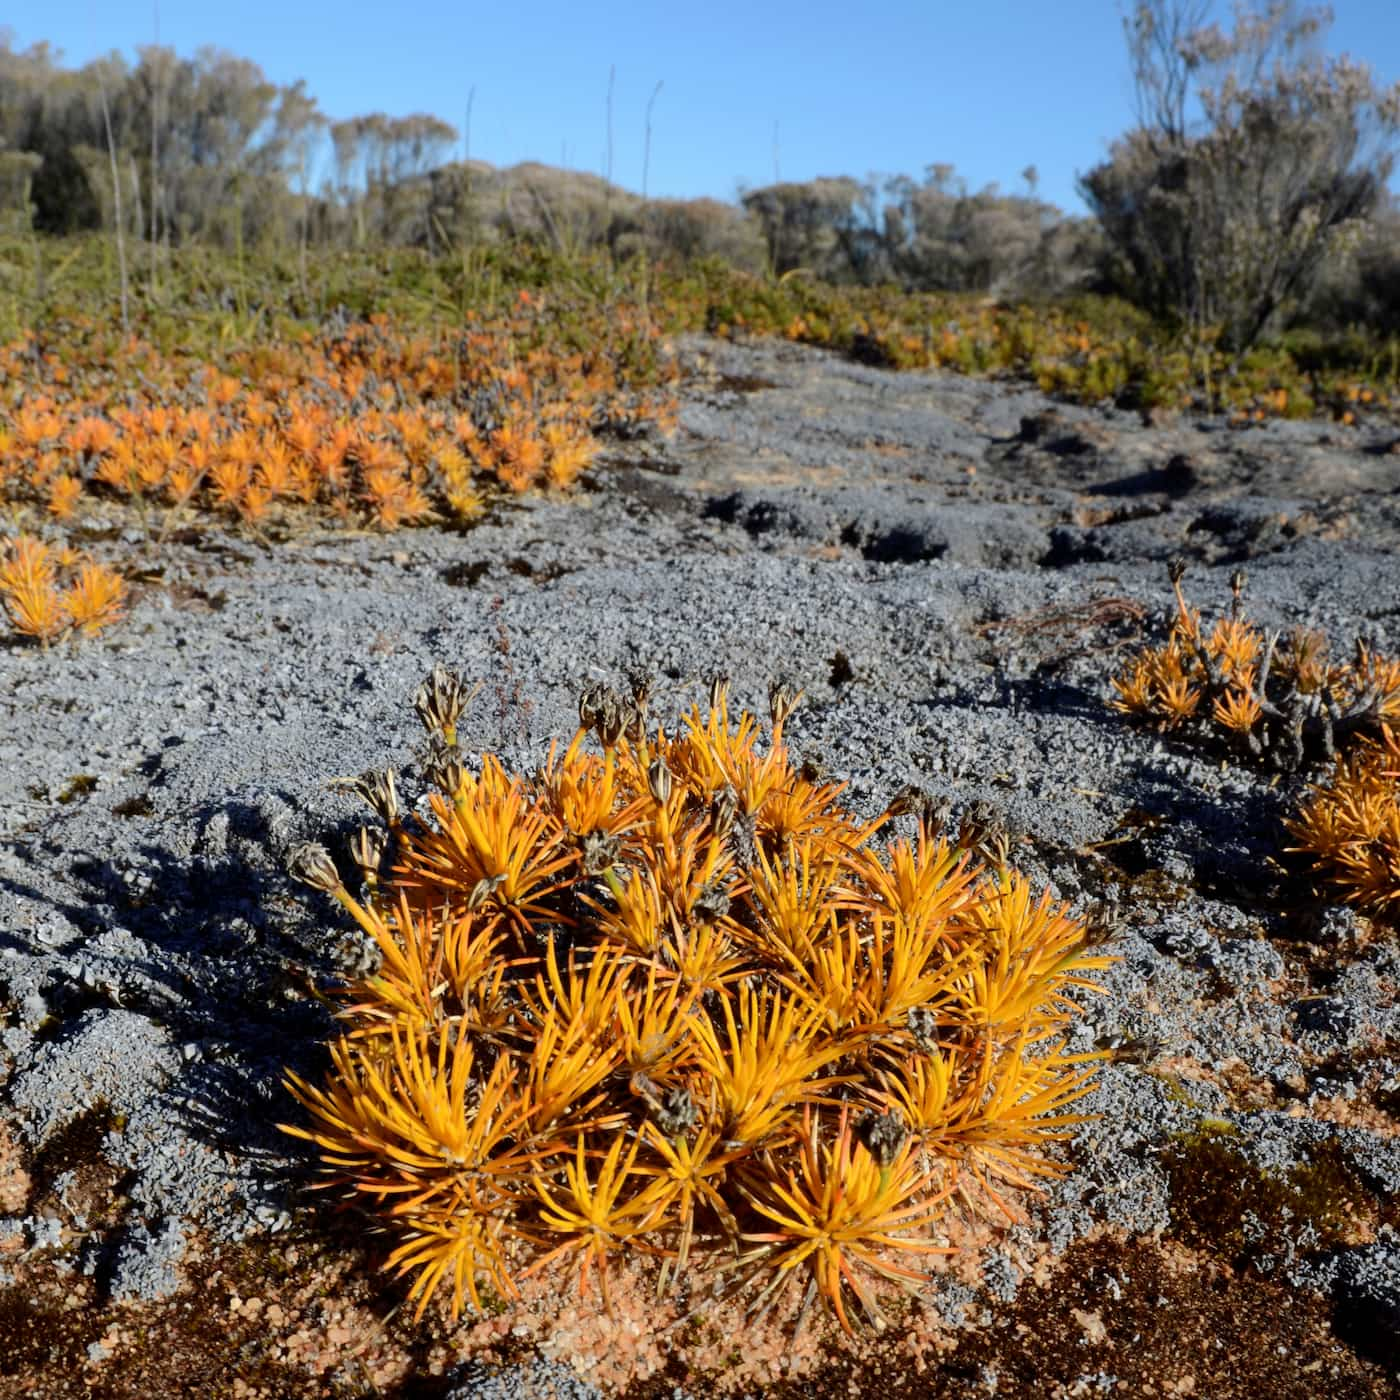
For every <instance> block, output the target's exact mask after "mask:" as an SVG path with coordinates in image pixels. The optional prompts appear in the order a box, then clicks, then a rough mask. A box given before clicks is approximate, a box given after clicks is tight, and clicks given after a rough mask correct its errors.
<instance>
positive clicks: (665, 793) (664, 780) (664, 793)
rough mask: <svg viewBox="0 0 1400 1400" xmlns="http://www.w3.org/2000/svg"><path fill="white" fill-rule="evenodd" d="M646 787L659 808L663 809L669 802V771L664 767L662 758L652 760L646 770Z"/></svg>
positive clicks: (670, 780) (670, 789) (671, 784)
mask: <svg viewBox="0 0 1400 1400" xmlns="http://www.w3.org/2000/svg"><path fill="white" fill-rule="evenodd" d="M647 787H648V788H650V789H651V795H652V796H653V797H654V798H655V799H656V801H657V802H658V803H659V804H660V805H661V806H663V807H664V806H665V805H666V804H667V803H668V802H669V801H670V800H671V791H672V787H673V783H672V779H671V770H670V769H669V768H668V767H667V766H666V760H665V759H664V758H656V759H653V760H652V763H651V767H649V768H648V769H647Z"/></svg>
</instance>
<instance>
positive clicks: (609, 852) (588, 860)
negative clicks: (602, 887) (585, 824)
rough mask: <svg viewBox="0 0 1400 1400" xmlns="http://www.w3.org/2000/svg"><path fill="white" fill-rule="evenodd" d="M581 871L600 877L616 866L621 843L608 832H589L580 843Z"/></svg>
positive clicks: (620, 852)
mask: <svg viewBox="0 0 1400 1400" xmlns="http://www.w3.org/2000/svg"><path fill="white" fill-rule="evenodd" d="M579 850H580V852H581V853H582V857H583V869H584V873H585V874H586V875H601V874H602V873H603V871H605V870H611V869H612V867H613V866H614V865H616V864H617V860H618V857H619V856H620V855H621V854H622V842H621V841H620V840H618V838H617V837H616V836H614V835H613V834H612V832H610V831H590V832H589V833H588V835H587V836H585V837H584V838H583V841H582V842H581V843H580V846H579Z"/></svg>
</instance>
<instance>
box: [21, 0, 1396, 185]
mask: <svg viewBox="0 0 1400 1400" xmlns="http://www.w3.org/2000/svg"><path fill="white" fill-rule="evenodd" d="M155 8H156V7H155V5H153V4H152V0H44V3H42V4H39V3H34V0H10V3H9V4H8V5H7V6H6V7H5V13H4V15H3V18H0V24H3V25H5V26H7V27H8V28H9V29H10V30H11V31H12V42H13V44H14V46H15V47H17V48H27V47H28V46H29V45H30V44H32V43H34V42H36V41H39V40H48V41H49V42H50V43H51V44H52V45H54V46H55V47H56V48H58V49H61V50H62V51H63V54H64V57H65V60H66V62H68V63H69V64H72V65H79V64H82V63H84V62H86V61H87V60H89V59H90V58H92V57H94V56H96V55H97V54H100V53H105V52H108V51H110V50H112V49H119V50H121V51H122V52H123V53H125V54H126V55H127V56H128V57H129V58H134V53H135V49H136V47H137V46H138V45H141V44H146V43H150V42H151V41H152V39H153V37H154V34H155ZM1333 8H1334V10H1335V12H1336V22H1335V23H1334V25H1333V26H1332V28H1331V30H1330V31H1329V34H1328V37H1327V40H1326V48H1327V50H1328V51H1329V52H1332V53H1344V52H1345V53H1349V54H1350V55H1351V56H1352V57H1353V58H1356V59H1359V60H1362V61H1365V62H1369V63H1370V64H1371V65H1372V67H1373V69H1374V71H1375V74H1376V77H1377V78H1378V79H1379V80H1382V81H1384V82H1387V83H1390V82H1394V81H1396V80H1397V79H1400V0H1335V3H1334V6H1333ZM1220 10H1221V14H1222V17H1224V16H1225V15H1226V14H1227V13H1228V7H1227V6H1224V5H1222V6H1221V7H1220ZM1121 13H1122V8H1121V5H1120V4H1119V3H1118V0H976V3H974V4H972V5H968V4H967V3H966V0H925V3H922V4H914V3H879V0H872V3H868V4H867V5H865V6H864V7H862V8H860V9H856V7H854V6H852V5H851V4H850V3H849V2H848V3H844V4H835V3H830V2H829V0H806V3H801V4H797V3H788V0H780V2H778V3H775V2H774V0H749V3H746V4H736V3H733V0H706V3H696V4H690V5H684V6H681V7H672V6H669V5H665V4H662V3H659V0H649V3H647V4H633V3H628V4H614V5H610V6H591V5H583V4H579V3H578V0H566V2H565V3H560V0H531V3H529V4H523V3H518V0H517V3H514V4H511V3H505V4H502V3H501V0H495V2H494V3H492V4H489V5H480V4H470V3H463V0H455V2H454V0H411V3H404V4H399V5H393V6H386V5H385V4H383V3H382V0H378V2H377V3H369V0H280V2H278V0H233V3H229V4H225V5H222V6H211V5H209V4H208V3H207V0H160V3H159V24H160V40H161V42H162V43H163V44H166V45H170V46H172V47H174V48H175V49H176V50H177V51H178V52H180V53H181V54H190V53H192V52H193V51H194V50H195V49H196V48H197V47H198V46H199V45H201V44H213V45H216V46H218V47H221V48H225V49H228V50H230V51H231V52H233V53H236V54H239V55H240V56H243V57H247V58H251V59H253V60H254V61H256V62H257V63H258V64H260V65H261V67H262V68H263V70H264V71H265V72H266V73H267V75H268V76H269V77H270V78H272V79H273V80H274V81H276V82H278V83H289V82H292V81H294V80H295V79H297V78H305V79H306V80H307V85H308V88H309V89H310V91H311V92H312V93H314V94H315V95H316V96H317V97H318V98H319V100H320V103H321V107H322V110H324V111H325V112H326V113H327V114H329V115H330V116H331V117H332V118H342V117H348V116H354V115H356V114H358V113H363V112H369V111H376V110H379V111H386V112H389V113H391V114H394V115H405V114H407V113H410V112H420V111H427V112H432V113H434V114H436V115H438V116H440V117H443V118H444V119H445V120H447V121H449V122H451V123H452V124H453V125H454V126H456V127H458V129H459V130H460V129H461V128H462V127H463V125H464V116H465V109H466V104H467V96H468V93H469V91H470V90H471V89H472V88H473V87H475V90H476V96H475V101H474V104H473V112H472V128H471V146H472V155H473V156H478V157H481V158H482V159H485V160H489V161H491V162H492V163H493V164H495V165H510V164H514V163H515V162H516V161H520V160H531V159H533V160H540V161H544V162H547V163H549V164H552V165H567V166H570V167H572V168H575V169H583V170H590V171H594V172H597V173H600V174H601V173H602V172H603V170H604V166H605V160H606V147H607V122H606V97H607V88H608V71H609V67H610V66H615V68H616V80H615V87H614V94H613V166H612V169H613V177H614V179H615V180H616V181H617V182H618V183H619V184H622V185H624V186H627V187H628V188H631V189H636V190H640V188H641V185H642V164H643V142H644V132H645V109H646V104H647V99H648V97H649V96H650V95H651V92H652V89H653V88H654V87H655V85H656V83H657V82H658V81H661V82H663V83H664V86H663V88H662V90H661V93H660V96H659V97H658V98H657V100H656V104H655V109H654V115H653V122H652V142H651V162H650V169H649V188H650V192H651V193H652V194H653V195H658V194H659V195H673V196H696V195H712V196H715V197H718V198H721V199H733V198H734V197H735V195H736V192H737V190H738V188H739V187H740V185H747V186H756V185H763V184H768V183H770V182H771V181H772V180H773V179H774V176H775V173H776V174H777V175H778V176H780V177H781V178H782V179H784V180H803V179H808V178H811V177H813V176H816V175H855V176H859V177H864V176H865V175H867V174H869V173H870V172H872V171H874V172H880V173H884V174H888V173H896V172H903V173H907V174H913V175H916V176H917V175H922V173H923V170H924V168H925V167H926V166H928V165H930V164H932V163H934V162H939V161H942V162H948V163H951V164H953V165H955V166H956V167H957V170H958V173H959V175H960V176H962V177H963V178H964V179H965V180H966V181H967V183H968V185H969V186H970V187H971V188H973V189H977V188H980V187H982V186H983V185H984V184H987V183H989V182H992V181H997V182H999V184H1000V185H1001V188H1002V189H1003V190H1007V191H1021V190H1024V189H1025V185H1024V183H1023V182H1022V181H1021V178H1020V172H1021V171H1022V170H1023V169H1024V168H1025V167H1026V166H1027V165H1031V164H1034V165H1035V166H1036V167H1037V168H1038V170H1039V175H1040V183H1039V192H1040V194H1041V196H1042V198H1045V199H1048V200H1050V201H1051V202H1052V203H1055V204H1058V205H1059V206H1060V207H1061V208H1064V209H1067V210H1072V211H1076V212H1079V211H1082V207H1083V206H1082V204H1081V203H1080V201H1079V199H1078V196H1077V195H1076V194H1075V191H1074V180H1075V175H1076V173H1077V172H1081V171H1084V170H1087V169H1088V168H1089V167H1090V166H1092V165H1093V164H1095V163H1096V162H1097V161H1099V160H1100V159H1102V157H1103V156H1104V154H1105V153H1106V151H1107V149H1108V145H1109V143H1110V142H1111V141H1112V140H1113V138H1114V137H1115V136H1117V135H1118V134H1120V133H1121V132H1122V131H1124V130H1125V129H1126V128H1127V127H1129V126H1130V125H1131V124H1132V121H1133V112H1134V109H1133V97H1132V83H1131V77H1130V73H1129V69H1128V62H1127V55H1126V49H1125V47H1124V43H1123V36H1122V29H1121V23H1120V17H1121Z"/></svg>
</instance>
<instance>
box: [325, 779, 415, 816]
mask: <svg viewBox="0 0 1400 1400" xmlns="http://www.w3.org/2000/svg"><path fill="white" fill-rule="evenodd" d="M331 786H332V787H333V788H339V789H340V790H341V791H342V792H353V793H354V794H355V796H356V797H358V798H360V799H361V801H363V802H365V803H367V804H368V805H369V806H370V808H371V809H372V810H373V811H374V813H375V815H376V816H377V817H378V818H379V820H380V821H382V822H384V823H385V825H386V826H397V825H398V822H399V794H398V791H397V789H396V788H395V786H394V770H393V769H392V768H386V769H384V771H383V772H382V773H381V772H376V771H375V770H374V769H369V770H368V771H366V772H364V773H361V774H360V775H359V777H357V778H334V779H332V781H331Z"/></svg>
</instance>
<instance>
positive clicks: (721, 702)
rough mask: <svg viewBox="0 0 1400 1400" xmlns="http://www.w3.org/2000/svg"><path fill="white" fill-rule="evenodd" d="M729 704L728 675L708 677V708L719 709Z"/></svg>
mask: <svg viewBox="0 0 1400 1400" xmlns="http://www.w3.org/2000/svg"><path fill="white" fill-rule="evenodd" d="M728 704H729V677H728V676H711V677H710V708H711V709H712V710H721V709H724V708H726V707H727V706H728Z"/></svg>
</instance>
